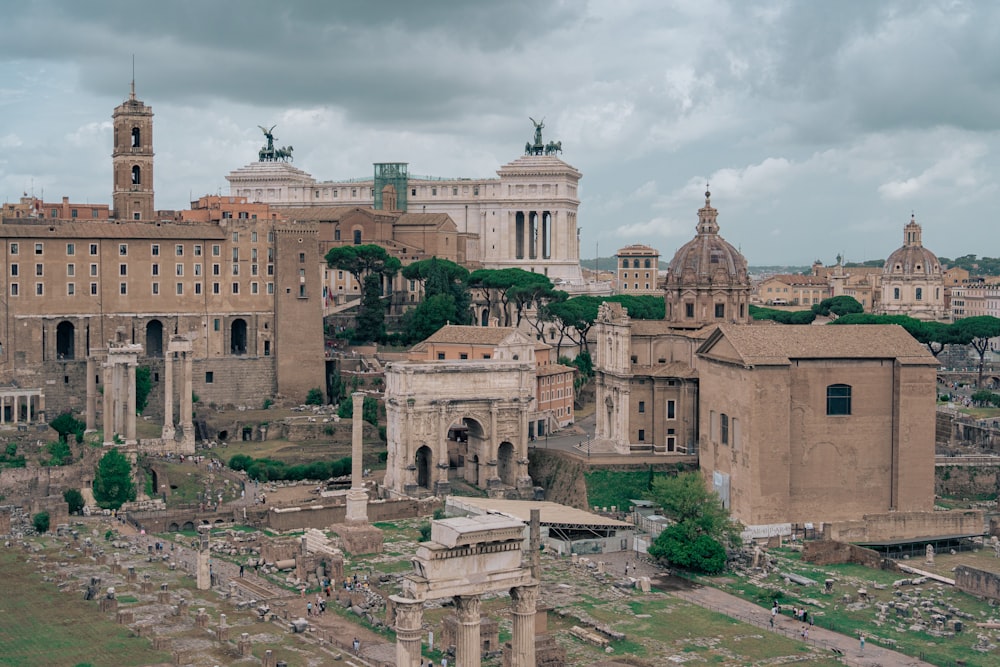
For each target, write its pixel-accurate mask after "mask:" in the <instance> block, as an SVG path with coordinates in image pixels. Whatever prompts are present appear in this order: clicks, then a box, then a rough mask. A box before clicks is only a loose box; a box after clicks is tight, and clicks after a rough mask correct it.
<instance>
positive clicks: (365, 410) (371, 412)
mask: <svg viewBox="0 0 1000 667" xmlns="http://www.w3.org/2000/svg"><path fill="white" fill-rule="evenodd" d="M337 416H338V417H340V418H341V419H352V418H353V417H354V402H353V401H341V402H340V407H339V408H338V409H337ZM361 418H362V419H363V420H365V421H366V422H368V423H369V424H371V425H372V426H378V401H377V400H375V399H374V398H372V397H371V396H365V400H364V403H362V404H361Z"/></svg>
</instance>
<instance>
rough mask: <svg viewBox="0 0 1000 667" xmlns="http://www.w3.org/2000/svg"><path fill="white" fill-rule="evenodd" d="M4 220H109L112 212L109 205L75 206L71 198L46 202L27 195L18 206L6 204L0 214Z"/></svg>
mask: <svg viewBox="0 0 1000 667" xmlns="http://www.w3.org/2000/svg"><path fill="white" fill-rule="evenodd" d="M0 215H2V216H3V217H4V218H12V219H14V220H17V219H19V218H36V219H39V220H40V219H43V218H48V219H49V220H80V221H81V222H82V221H86V220H107V219H108V218H110V217H111V210H110V207H109V206H108V205H107V204H73V203H71V202H70V200H69V197H63V198H62V201H61V202H58V203H56V202H45V201H42V200H41V199H39V198H37V197H34V196H29V195H27V194H25V195H24V196H23V197H21V200H20V201H19V202H18V203H16V204H4V205H3V211H2V212H0Z"/></svg>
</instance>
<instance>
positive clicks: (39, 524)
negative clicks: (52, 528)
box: [31, 512, 49, 533]
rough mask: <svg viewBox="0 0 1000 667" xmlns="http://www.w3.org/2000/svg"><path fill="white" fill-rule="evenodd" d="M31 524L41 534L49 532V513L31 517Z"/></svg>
mask: <svg viewBox="0 0 1000 667" xmlns="http://www.w3.org/2000/svg"><path fill="white" fill-rule="evenodd" d="M31 524H32V525H33V526H34V527H35V530H37V531H38V532H39V533H47V532H49V513H48V512H39V513H38V514H36V515H35V516H33V517H31Z"/></svg>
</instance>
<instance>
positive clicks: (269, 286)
mask: <svg viewBox="0 0 1000 667" xmlns="http://www.w3.org/2000/svg"><path fill="white" fill-rule="evenodd" d="M267 293H268V294H274V283H268V284H267Z"/></svg>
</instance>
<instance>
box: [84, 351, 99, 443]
mask: <svg viewBox="0 0 1000 667" xmlns="http://www.w3.org/2000/svg"><path fill="white" fill-rule="evenodd" d="M96 366H97V364H96V363H95V361H94V358H93V357H87V418H86V419H87V427H86V428H87V430H88V431H93V430H94V429H95V428H97V378H96V377H95V373H96Z"/></svg>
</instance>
